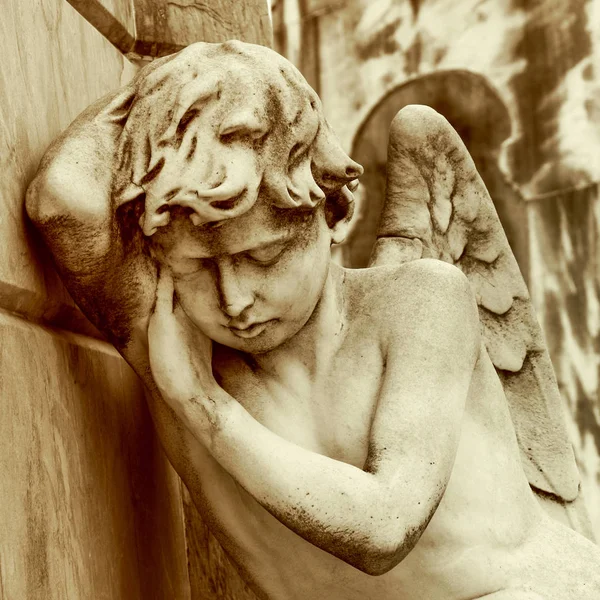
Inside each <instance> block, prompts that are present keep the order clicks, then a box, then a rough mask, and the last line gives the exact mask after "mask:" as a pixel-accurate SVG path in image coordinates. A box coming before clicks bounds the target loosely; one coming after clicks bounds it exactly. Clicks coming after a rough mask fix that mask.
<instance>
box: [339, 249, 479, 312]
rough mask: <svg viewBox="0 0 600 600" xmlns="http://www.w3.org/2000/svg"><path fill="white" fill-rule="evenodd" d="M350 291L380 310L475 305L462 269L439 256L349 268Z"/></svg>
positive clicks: (394, 310)
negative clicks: (373, 266) (352, 269)
mask: <svg viewBox="0 0 600 600" xmlns="http://www.w3.org/2000/svg"><path fill="white" fill-rule="evenodd" d="M352 279H353V281H352V288H351V289H352V293H353V294H355V295H356V296H358V297H361V298H364V300H365V301H367V302H368V303H369V304H370V305H371V306H376V307H378V308H379V309H381V311H383V312H384V313H387V311H393V312H396V311H398V310H399V309H401V308H406V307H408V306H411V305H422V304H423V303H425V304H426V305H428V306H431V307H434V306H438V307H440V308H441V307H443V306H446V305H449V304H455V303H459V304H460V305H461V306H463V307H464V305H465V303H466V304H467V305H475V299H474V296H473V293H472V291H471V288H470V285H469V281H468V279H467V278H466V276H465V275H464V273H463V272H462V271H461V270H460V269H458V268H457V267H455V266H454V265H450V264H448V263H445V262H443V261H441V260H435V259H430V258H425V259H421V260H415V261H412V262H408V263H404V264H401V265H390V266H384V267H375V268H371V269H357V270H355V271H353V272H352Z"/></svg>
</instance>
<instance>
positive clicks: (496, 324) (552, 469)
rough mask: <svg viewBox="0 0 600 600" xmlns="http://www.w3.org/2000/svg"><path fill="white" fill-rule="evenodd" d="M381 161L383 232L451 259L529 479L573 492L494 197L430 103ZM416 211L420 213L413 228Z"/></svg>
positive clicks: (546, 366) (547, 377) (409, 118)
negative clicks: (466, 287)
mask: <svg viewBox="0 0 600 600" xmlns="http://www.w3.org/2000/svg"><path fill="white" fill-rule="evenodd" d="M388 161H389V162H388V180H387V193H386V202H385V206H384V211H383V219H382V229H381V233H380V236H381V238H382V240H385V243H388V244H389V243H391V241H393V240H394V238H400V239H401V240H402V239H403V238H409V239H411V238H413V237H418V238H419V240H420V241H421V243H422V244H423V252H422V257H433V258H439V259H440V260H444V261H447V262H450V263H452V264H455V265H456V266H458V267H459V268H460V269H461V270H462V271H463V272H464V273H465V274H466V276H467V278H468V279H469V283H470V285H471V288H472V290H473V292H474V295H475V298H476V299H477V303H478V304H479V307H480V315H481V321H482V324H483V337H484V340H485V343H486V346H487V349H488V352H489V354H490V357H491V359H492V362H493V363H494V365H495V367H496V369H497V370H498V371H499V372H500V373H501V376H502V378H503V380H509V381H510V385H506V386H505V391H506V395H507V399H508V402H509V405H510V408H511V413H512V416H513V421H514V423H515V429H516V432H517V438H518V439H519V444H520V448H521V451H522V455H523V458H524V466H525V472H526V474H527V477H528V479H529V482H530V484H531V485H532V486H533V487H534V488H535V489H537V490H541V491H542V492H544V493H546V494H552V495H554V496H556V497H558V498H559V499H561V501H563V502H572V501H574V500H575V499H576V498H577V496H578V494H579V474H578V472H577V466H576V463H575V457H574V455H573V452H572V450H571V443H570V441H569V438H568V435H567V431H566V426H565V423H564V420H563V412H562V405H561V400H560V396H559V394H558V389H557V387H556V383H555V381H554V378H553V373H552V365H551V363H550V359H549V357H548V355H547V353H546V352H545V350H544V347H543V343H542V341H541V331H540V329H539V325H538V323H537V321H536V319H535V316H534V314H533V311H532V308H531V305H530V303H529V301H528V299H529V296H528V293H527V288H526V287H525V283H524V282H523V279H522V277H521V274H520V272H519V268H518V266H517V264H516V261H515V259H514V256H513V255H512V252H511V249H510V246H509V245H508V241H507V239H506V236H505V234H504V232H503V230H502V227H501V225H500V221H499V219H498V217H497V216H496V213H495V210H494V205H493V203H492V201H491V199H490V197H489V195H488V193H487V191H486V189H485V186H484V185H483V182H482V181H481V179H480V177H479V175H478V174H477V171H476V170H475V165H474V164H473V161H472V160H471V158H470V157H469V155H468V153H467V151H466V149H465V147H464V145H463V143H462V141H461V140H460V137H459V136H458V135H457V134H456V132H455V131H454V130H452V128H451V127H450V126H449V124H448V123H447V121H446V120H445V119H443V117H441V116H439V115H438V114H436V113H435V112H434V111H433V110H431V109H429V108H426V107H410V106H409V107H407V108H405V109H403V110H402V111H400V113H399V114H398V116H397V117H396V118H395V119H394V121H393V122H392V126H391V130H390V145H389V158H388ZM407 173H408V174H410V176H408V177H407ZM438 204H441V205H442V206H443V207H444V208H443V209H442V210H444V211H445V212H447V211H448V209H447V208H445V207H446V206H447V205H450V207H451V209H450V210H451V214H450V215H449V216H448V218H447V219H444V222H443V223H440V220H439V219H436V218H435V213H436V209H435V207H436V205H438ZM414 213H418V214H419V215H422V216H421V217H420V219H421V220H422V222H423V223H427V221H428V227H427V228H426V229H425V230H423V231H421V232H419V234H418V235H416V236H415V231H414V228H413V227H412V225H411V222H412V220H413V219H412V215H413V214H414ZM424 213H425V214H426V213H431V214H432V217H431V218H430V219H426V218H425V216H424ZM450 220H451V221H452V225H453V226H454V227H456V228H461V229H462V230H463V231H464V235H463V236H462V237H461V243H460V245H461V248H458V249H456V248H454V249H453V248H448V245H449V244H450V243H455V238H451V237H450V236H449V235H448V228H447V226H446V223H447V222H448V221H450ZM406 223H408V226H407V225H405V224H406ZM380 243H381V242H380V241H378V242H377V243H376V246H375V252H376V253H377V245H378V244H380ZM411 249H412V246H411ZM454 257H457V258H454ZM376 258H377V260H378V262H376V263H374V264H376V265H381V264H389V263H385V262H382V260H384V257H383V256H378V255H377V254H376ZM414 258H415V257H414V255H411V256H408V257H407V259H408V260H411V259H414ZM419 258H420V257H419ZM525 361H526V364H525ZM586 533H587V534H590V531H589V530H587V531H586Z"/></svg>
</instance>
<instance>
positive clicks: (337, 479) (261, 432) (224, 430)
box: [210, 401, 402, 572]
mask: <svg viewBox="0 0 600 600" xmlns="http://www.w3.org/2000/svg"><path fill="white" fill-rule="evenodd" d="M216 404H217V405H218V406H221V407H222V409H223V410H222V411H220V412H221V414H220V415H219V418H218V423H219V426H218V430H217V431H215V432H213V434H212V436H211V441H210V451H211V453H212V454H213V456H214V458H215V459H216V460H217V461H218V462H219V463H220V464H221V466H222V467H223V468H225V469H226V470H227V471H228V472H229V473H230V474H231V475H232V476H233V477H234V478H235V479H236V480H237V481H238V483H239V484H240V485H242V486H243V487H244V488H245V489H246V490H247V491H248V492H249V493H250V494H251V495H252V496H253V497H254V498H255V499H256V500H257V501H258V502H259V503H260V504H261V505H263V506H264V507H265V508H266V509H267V510H269V512H271V513H272V514H273V515H274V516H275V517H276V518H277V519H279V520H280V521H281V522H282V523H284V524H285V525H286V526H287V527H289V528H290V529H291V530H292V531H294V532H295V533H297V534H298V535H300V536H302V537H303V538H304V539H306V540H308V541H309V542H311V543H313V544H315V545H316V546H318V547H320V548H321V549H323V550H325V551H327V552H329V553H331V554H333V555H335V556H337V557H338V558H341V559H342V560H345V561H346V562H348V563H350V564H352V565H353V566H356V567H358V568H361V569H362V570H365V571H367V572H376V571H377V570H379V569H380V568H381V564H382V561H383V562H385V560H387V559H389V557H390V555H392V554H394V553H395V551H396V548H395V543H394V542H395V541H396V542H397V541H398V540H401V539H402V535H400V536H399V535H398V532H399V530H400V529H401V527H402V525H401V523H400V517H399V516H392V513H394V511H395V510H397V507H398V499H394V498H390V497H389V493H386V489H385V487H384V485H383V484H382V483H381V482H380V481H379V480H378V479H377V477H376V475H374V474H371V473H366V472H364V471H363V470H361V469H358V468H356V467H354V466H352V465H348V464H346V463H343V462H340V461H336V460H333V459H331V458H328V457H326V456H322V455H320V454H317V453H315V452H311V451H309V450H306V449H304V448H301V447H300V446H297V445H296V444H293V443H291V442H289V441H287V440H285V439H283V438H281V437H279V436H278V435H276V434H274V433H273V432H271V431H270V430H269V429H267V428H266V427H264V426H263V425H261V424H260V423H259V422H257V421H256V420H255V419H254V418H253V417H252V416H251V415H250V414H249V413H248V412H247V411H246V410H245V409H244V408H243V407H242V406H241V405H240V404H238V403H237V402H235V401H233V402H219V401H217V403H216ZM392 507H393V509H392ZM394 514H395V513H394Z"/></svg>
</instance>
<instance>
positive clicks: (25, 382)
mask: <svg viewBox="0 0 600 600" xmlns="http://www.w3.org/2000/svg"><path fill="white" fill-rule="evenodd" d="M0 370H1V376H0V410H1V411H2V414H3V415H4V416H3V418H2V419H1V420H0V471H1V472H2V480H1V483H0V561H1V566H2V585H1V587H0V598H2V599H3V600H64V599H65V598H69V599H73V600H85V599H88V598H111V599H113V598H114V599H117V598H118V599H123V600H129V599H131V600H142V599H146V598H181V599H182V600H184V599H186V598H189V582H188V578H187V560H186V556H185V534H184V527H183V514H182V504H181V496H180V483H179V478H178V477H177V475H176V474H175V472H174V471H173V469H172V468H171V466H170V465H169V464H168V462H167V460H166V458H165V456H164V454H163V452H162V450H161V448H160V447H159V445H158V442H157V439H156V436H155V434H154V431H153V428H152V423H151V419H150V415H149V413H148V409H147V407H146V403H145V401H144V393H143V389H142V386H141V385H140V383H139V381H138V379H137V378H136V376H135V375H134V373H133V372H132V371H131V369H130V368H129V367H128V366H127V365H126V364H125V363H124V361H123V360H122V359H121V357H119V356H118V354H117V353H116V352H115V351H114V349H113V348H112V347H110V346H109V345H108V344H106V343H104V342H100V341H95V340H92V339H90V338H85V337H83V336H79V335H75V334H71V333H66V332H59V331H52V330H48V329H44V328H42V327H40V326H38V325H33V324H30V323H28V322H26V321H24V320H22V319H20V318H18V317H14V316H9V315H8V314H7V313H4V312H2V311H0Z"/></svg>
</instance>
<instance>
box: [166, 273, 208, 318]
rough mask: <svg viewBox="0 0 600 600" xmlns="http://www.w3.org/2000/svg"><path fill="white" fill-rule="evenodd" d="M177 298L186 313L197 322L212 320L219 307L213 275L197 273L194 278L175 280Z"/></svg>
mask: <svg viewBox="0 0 600 600" xmlns="http://www.w3.org/2000/svg"><path fill="white" fill-rule="evenodd" d="M175 292H176V294H177V300H178V301H179V303H180V304H181V306H182V308H183V310H184V311H185V313H186V314H187V315H188V316H189V317H190V319H192V321H194V323H196V324H198V325H199V324H200V323H202V322H206V321H210V320H211V318H210V317H211V315H213V314H214V313H215V311H217V310H218V309H219V305H218V301H217V295H216V291H215V287H214V284H213V282H212V278H211V277H206V276H202V275H197V276H195V277H194V278H193V279H185V280H178V281H175Z"/></svg>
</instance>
